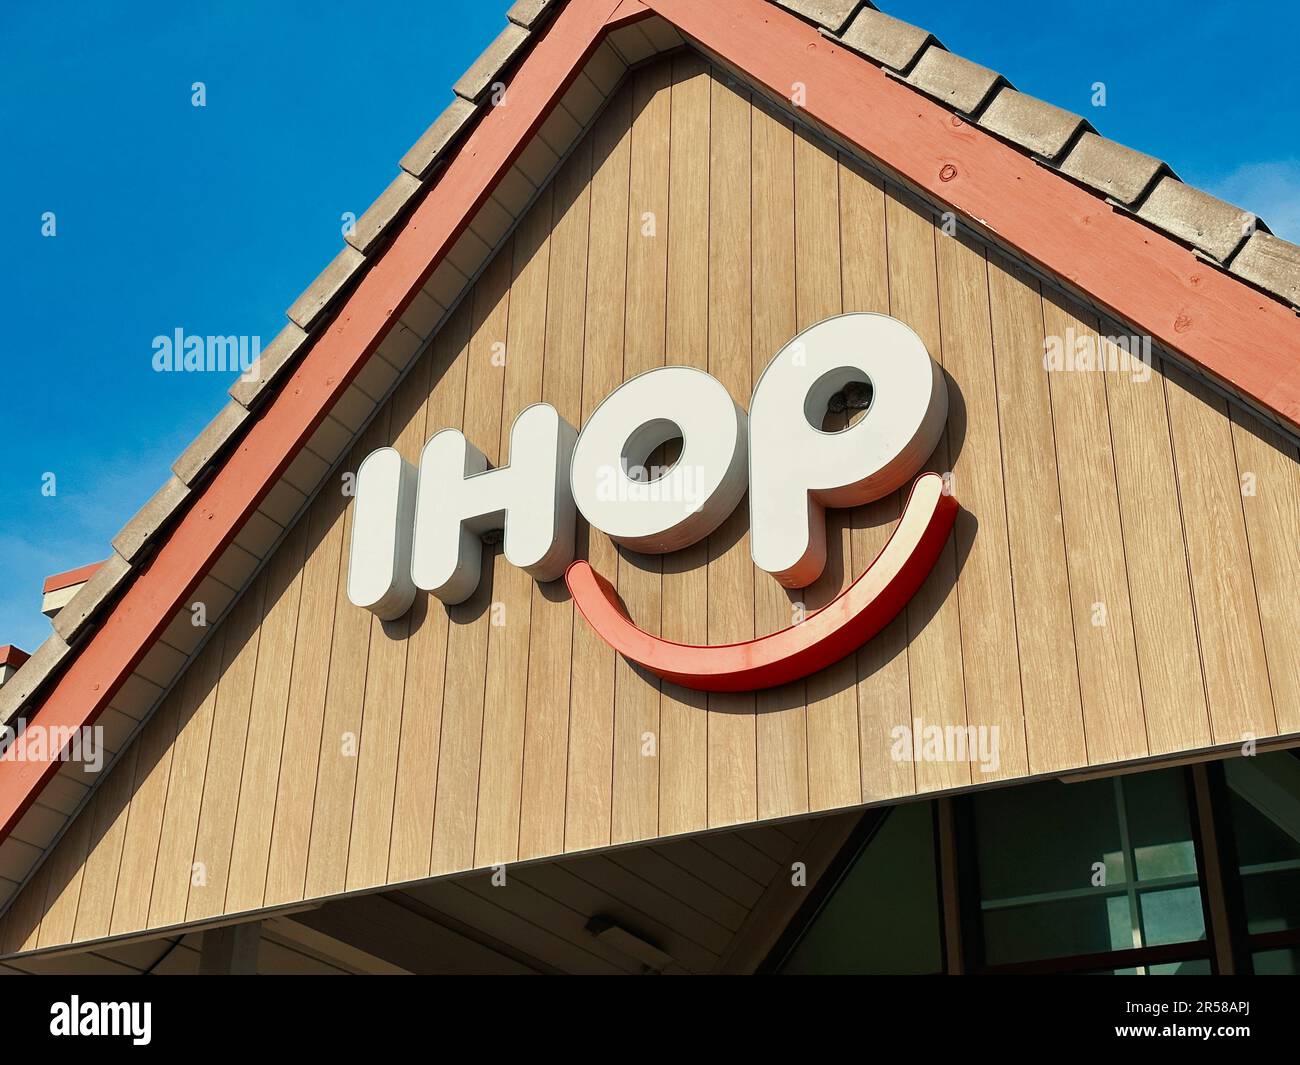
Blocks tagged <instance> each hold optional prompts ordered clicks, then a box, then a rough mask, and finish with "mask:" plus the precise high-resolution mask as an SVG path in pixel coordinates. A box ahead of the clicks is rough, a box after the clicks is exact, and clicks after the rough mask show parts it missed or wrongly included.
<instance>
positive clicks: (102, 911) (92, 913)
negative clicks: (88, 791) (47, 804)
mask: <svg viewBox="0 0 1300 1065" xmlns="http://www.w3.org/2000/svg"><path fill="white" fill-rule="evenodd" d="M139 754H140V745H139V744H138V743H133V744H131V746H130V747H129V748H128V749H127V751H126V752H125V753H124V754H123V755H122V756H121V760H120V761H119V762H118V763H117V764H116V765H115V766H114V767H113V768H112V770H110V771H109V774H108V779H107V780H105V781H104V782H103V783H102V784H101V785H100V787H99V790H98V791H97V792H96V793H95V797H94V798H93V799H92V800H91V803H90V805H89V806H87V807H86V809H85V811H84V812H83V814H82V816H83V817H84V816H86V815H88V814H89V815H91V816H92V817H93V825H94V827H93V828H92V829H91V834H90V848H89V852H88V854H87V856H86V871H85V873H84V874H83V875H82V878H81V898H80V899H79V900H78V901H77V924H76V928H75V929H74V932H73V935H74V936H75V938H76V939H77V940H87V939H99V938H101V937H103V936H106V935H108V930H109V925H110V922H111V921H112V918H113V898H114V896H115V895H116V893H117V874H118V869H119V868H120V867H121V862H122V842H123V840H124V839H125V838H126V822H127V817H128V815H129V814H130V808H131V789H132V787H133V785H134V783H135V763H136V761H137V759H138V758H139Z"/></svg>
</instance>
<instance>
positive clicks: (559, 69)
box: [0, 0, 620, 839]
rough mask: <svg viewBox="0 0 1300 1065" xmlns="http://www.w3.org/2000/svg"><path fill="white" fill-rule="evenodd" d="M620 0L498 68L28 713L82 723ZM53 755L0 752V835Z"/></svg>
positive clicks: (314, 423)
mask: <svg viewBox="0 0 1300 1065" xmlns="http://www.w3.org/2000/svg"><path fill="white" fill-rule="evenodd" d="M619 7H620V4H619V2H618V0H570V2H569V3H568V4H567V5H565V7H564V8H563V10H561V12H560V13H559V15H557V16H556V17H555V18H554V19H552V20H551V22H550V23H549V25H547V26H546V27H545V28H544V29H543V30H542V31H541V34H540V39H539V40H538V41H537V43H536V44H535V45H534V46H533V47H532V49H531V50H530V51H529V52H528V54H527V55H526V56H525V57H524V59H523V61H522V62H521V64H520V66H519V68H518V70H517V71H516V73H515V75H514V76H513V77H512V78H511V81H510V91H509V95H508V97H507V100H508V102H507V103H505V104H503V105H501V106H497V107H490V108H488V109H487V113H486V114H485V115H484V116H483V118H482V120H481V121H480V122H479V123H478V124H477V125H476V126H475V128H474V129H473V131H472V132H471V133H470V134H469V136H468V138H467V139H466V141H465V143H464V144H463V145H462V146H461V148H460V150H459V151H458V152H457V153H456V155H455V157H454V158H453V159H452V160H451V162H450V163H449V164H448V165H447V167H446V169H445V170H444V171H443V173H442V175H441V177H440V178H439V180H438V183H437V185H436V187H435V188H434V189H433V190H432V191H431V192H430V193H429V195H427V196H426V197H425V198H424V200H423V201H422V202H421V203H420V205H419V206H418V207H417V208H416V209H415V211H414V212H413V213H412V215H411V217H410V219H409V220H408V221H407V223H406V225H405V226H404V227H403V229H402V230H401V232H400V233H399V234H398V235H397V237H396V238H395V239H394V241H393V243H392V245H391V246H390V247H389V248H388V250H387V251H386V252H384V254H383V256H382V258H380V259H379V261H378V262H376V263H375V264H374V266H372V267H371V268H370V270H369V271H368V272H367V273H366V274H365V276H364V277H362V279H361V280H360V282H359V283H358V284H357V287H356V288H355V289H354V290H353V292H352V293H351V295H350V296H348V297H347V299H346V300H345V301H344V303H343V305H342V307H341V308H340V309H339V310H338V312H337V313H336V314H335V316H334V320H333V322H332V323H331V324H330V326H329V327H328V328H327V329H326V331H325V332H324V333H323V334H322V335H321V336H320V338H319V339H318V340H317V341H316V342H315V344H314V345H313V346H312V348H311V350H310V351H309V352H308V353H307V354H306V356H304V358H303V360H302V362H301V363H300V364H299V366H298V368H297V370H296V371H295V372H294V374H293V376H292V377H291V378H290V379H289V380H288V382H287V383H286V384H285V385H284V387H283V388H281V389H280V391H279V392H278V394H277V395H276V396H275V398H274V399H273V400H272V401H271V402H270V404H269V405H268V406H267V409H266V410H265V412H264V413H262V415H261V416H260V417H259V418H258V419H257V421H256V423H255V424H254V425H253V426H252V428H251V429H250V430H249V431H248V433H247V434H246V435H245V437H244V439H243V440H242V442H241V443H240V444H239V446H238V447H237V448H236V449H235V450H234V452H232V453H231V455H230V456H229V458H227V459H226V461H225V463H224V464H223V465H222V466H221V468H220V469H219V470H218V471H217V472H216V474H215V475H214V476H213V477H212V479H211V480H210V481H209V482H208V484H207V486H206V487H205V488H204V489H203V492H202V494H201V495H200V496H199V498H198V499H197V500H196V501H195V502H194V504H193V505H192V506H191V507H190V509H189V510H188V511H187V512H186V514H185V515H184V516H183V517H182V518H181V520H180V521H179V522H178V523H177V525H176V527H175V529H174V530H173V531H172V532H171V534H170V535H169V536H167V538H166V540H165V541H164V542H163V543H162V545H161V547H160V548H159V549H158V551H157V552H156V553H155V554H154V556H153V557H152V558H151V559H150V560H149V561H148V563H147V564H146V565H145V566H144V568H143V569H142V570H141V571H140V573H139V574H138V575H137V576H136V578H135V579H134V581H133V582H132V583H131V586H130V588H128V589H127V591H126V594H125V595H123V596H122V598H121V600H120V601H119V602H118V604H117V606H116V607H115V608H114V609H113V611H112V612H111V613H110V614H109V615H108V617H107V618H105V620H104V623H103V624H102V625H101V626H100V627H99V628H98V629H97V630H96V631H95V633H94V634H93V635H92V636H91V638H90V640H89V641H88V643H87V644H86V646H85V647H84V648H83V649H82V650H81V652H80V653H79V654H78V655H77V656H76V657H75V659H74V660H73V661H72V663H71V665H70V666H69V667H68V668H67V670H66V671H65V672H64V673H63V675H62V676H61V677H60V678H59V679H58V681H57V682H56V683H55V685H54V687H53V689H52V690H51V691H50V692H49V694H48V695H47V696H46V698H45V699H44V701H43V702H42V704H41V706H40V708H39V710H38V711H37V712H36V714H35V715H29V720H30V719H31V718H32V717H36V718H39V721H40V723H41V724H42V725H45V726H47V727H50V728H55V727H66V728H70V729H72V728H79V727H82V726H85V725H90V724H93V723H94V721H95V720H96V718H98V716H99V714H100V713H101V712H102V710H103V709H104V707H106V706H107V705H108V702H109V700H110V699H112V697H113V695H114V694H115V693H116V692H117V690H118V688H120V687H121V685H122V684H123V683H124V682H125V681H126V679H127V677H129V676H130V674H131V671H132V670H133V669H134V668H135V666H136V665H137V663H139V661H140V660H141V659H142V658H143V657H144V655H145V653H146V652H147V651H148V650H149V648H150V646H151V645H152V644H153V642H154V641H155V640H156V639H157V637H158V636H159V635H160V634H161V632H162V630H163V629H164V628H165V627H166V626H167V624H168V623H169V622H170V620H171V618H172V617H173V616H175V614H176V612H177V611H178V610H179V609H181V608H182V606H183V605H184V603H185V601H186V599H187V597H188V596H189V595H190V594H191V593H192V592H193V590H194V589H195V588H196V587H197V586H198V584H199V582H200V581H201V580H202V579H203V576H204V574H205V573H206V572H207V571H208V569H209V568H210V567H211V565H212V564H213V563H214V562H215V561H216V560H217V559H218V558H219V557H220V555H221V552H222V551H223V550H225V548H226V547H227V546H228V545H229V544H230V542H231V541H232V540H233V539H234V537H235V534H236V533H237V532H238V531H239V529H240V527H241V526H242V525H243V523H244V522H245V521H246V520H247V519H248V517H249V516H250V515H251V514H252V512H253V511H254V510H255V509H256V508H257V505H258V504H259V503H260V502H261V501H262V499H263V498H264V497H265V496H266V494H267V493H268V492H269V491H270V490H271V489H272V488H273V487H274V485H275V483H276V481H277V480H278V479H279V477H280V475H281V474H282V473H283V472H284V470H285V469H286V468H287V467H288V465H289V463H290V462H291V461H292V460H293V458H294V456H295V455H296V454H297V453H298V451H299V450H300V448H301V447H302V445H303V444H304V443H306V441H307V440H308V439H309V438H310V437H311V435H312V433H313V432H315V430H316V428H317V427H318V426H319V425H320V423H321V422H322V421H323V420H324V419H325V416H326V415H327V414H328V412H329V410H330V408H331V407H332V406H333V404H334V402H335V401H336V400H337V399H338V398H339V397H340V396H341V395H342V394H343V392H344V390H345V389H346V388H347V387H348V385H349V384H350V383H351V381H352V379H353V378H354V377H355V376H356V375H357V373H359V372H360V370H361V368H362V367H363V366H364V365H365V362H366V360H367V359H368V358H369V357H370V355H371V353H372V352H374V350H375V349H376V348H377V347H378V346H379V343H380V341H381V340H382V339H383V338H384V336H385V335H387V333H388V331H389V329H390V328H392V326H393V325H395V324H396V322H397V320H398V317H399V316H400V315H401V313H402V312H403V311H404V310H405V309H406V307H407V306H408V304H409V303H410V302H411V300H413V299H414V298H415V296H416V294H417V293H418V292H419V290H420V288H421V287H422V286H423V284H424V282H425V281H426V280H427V279H428V277H429V275H430V274H431V273H433V270H434V268H435V267H436V266H437V265H438V264H439V263H440V262H441V261H442V258H443V256H445V255H446V253H447V251H448V250H449V249H450V248H451V247H452V245H453V244H454V243H455V241H456V240H457V238H458V237H459V236H460V235H461V233H463V232H464V230H465V229H466V228H467V227H468V225H469V222H470V219H472V218H473V216H474V213H475V212H476V211H477V210H478V208H479V207H480V206H482V204H483V203H484V202H485V201H486V200H487V198H488V197H489V196H490V195H491V192H492V190H493V188H495V186H496V184H497V182H498V181H499V180H500V179H501V178H502V177H504V176H505V174H506V172H507V171H508V170H509V168H510V167H511V165H513V163H514V161H515V159H516V158H517V157H518V155H519V153H520V152H522V151H523V149H524V148H525V147H526V146H527V143H528V140H529V138H530V137H531V136H532V135H533V134H534V133H536V131H537V129H538V128H539V127H540V126H541V125H542V123H543V122H544V121H545V119H546V118H547V116H548V115H549V114H550V112H551V110H552V109H553V108H554V106H555V105H556V104H557V103H558V102H559V100H560V98H561V96H563V94H564V91H565V90H566V89H567V88H568V87H569V85H570V84H571V83H572V81H573V79H574V78H576V77H577V75H578V72H579V71H580V70H581V68H582V66H583V64H584V63H585V61H586V60H587V59H588V58H589V57H590V55H591V54H592V52H594V51H595V49H596V47H597V46H598V45H599V44H600V41H601V40H602V39H603V37H604V35H605V33H606V24H607V22H608V20H609V18H610V17H611V15H613V14H614V13H615V11H616V10H617V9H618V8H619ZM15 749H16V748H11V749H10V751H9V752H7V755H9V754H12V752H13V750H15ZM58 755H59V752H54V751H52V752H50V753H49V755H48V757H46V758H45V759H42V760H37V759H29V760H23V761H18V760H16V759H14V758H11V757H4V758H0V839H4V838H6V837H7V836H8V834H9V832H10V831H11V830H12V829H13V827H14V825H15V824H17V823H18V820H19V819H20V818H21V817H22V815H23V813H24V812H25V811H26V810H27V808H28V807H29V806H30V805H31V803H32V802H33V801H34V800H35V798H36V795H37V794H39V792H40V789H41V788H42V787H43V786H44V784H45V782H46V781H47V780H48V779H49V778H50V777H51V776H53V775H54V773H55V771H56V770H57V769H58V765H59V763H58V760H57V759H58Z"/></svg>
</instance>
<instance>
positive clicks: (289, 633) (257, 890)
mask: <svg viewBox="0 0 1300 1065" xmlns="http://www.w3.org/2000/svg"><path fill="white" fill-rule="evenodd" d="M306 546H307V525H306V522H299V523H298V525H297V526H295V527H294V529H293V530H292V531H291V532H290V533H289V535H288V536H287V537H286V538H285V541H284V543H283V544H281V545H280V548H279V549H278V550H277V552H276V554H275V557H274V558H272V559H271V562H270V563H269V564H268V566H267V571H266V572H267V579H266V600H265V603H264V605H263V617H262V622H261V626H260V627H261V634H260V636H259V644H260V646H261V648H262V650H261V653H259V654H258V656H257V674H256V677H255V679H254V682H253V703H252V708H251V710H250V713H249V718H248V740H247V742H246V744H245V747H244V768H243V773H242V775H241V777H240V786H239V799H238V803H239V808H238V812H237V813H236V816H235V836H234V842H233V844H232V846H231V852H230V882H229V883H228V884H227V885H226V904H225V910H226V912H227V913H237V912H239V911H242V910H252V909H256V908H258V907H259V906H261V905H262V900H263V898H264V897H265V893H266V863H267V859H268V858H269V857H270V853H271V828H272V825H273V823H274V817H275V792H276V786H277V782H278V777H279V772H280V753H281V748H282V746H283V743H284V723H285V712H286V710H287V708H288V701H289V681H290V679H291V676H292V671H293V649H294V642H295V634H296V632H297V628H298V605H299V601H300V599H301V597H302V564H303V560H304V557H305V550H306ZM175 777H176V767H175V766H174V765H173V767H172V778H173V780H174V779H175ZM168 802H169V804H170V796H169V798H168Z"/></svg>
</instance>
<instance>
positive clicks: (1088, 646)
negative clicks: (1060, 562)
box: [1043, 292, 1147, 765]
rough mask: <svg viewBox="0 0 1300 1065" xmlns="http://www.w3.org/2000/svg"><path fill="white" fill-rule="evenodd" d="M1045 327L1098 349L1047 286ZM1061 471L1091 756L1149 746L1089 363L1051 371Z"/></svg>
mask: <svg viewBox="0 0 1300 1065" xmlns="http://www.w3.org/2000/svg"><path fill="white" fill-rule="evenodd" d="M1043 325H1044V329H1045V331H1046V334H1047V336H1048V337H1049V338H1050V337H1055V338H1059V342H1060V343H1061V344H1062V345H1065V344H1067V343H1069V344H1070V345H1071V347H1072V348H1073V347H1074V346H1075V345H1077V343H1078V341H1079V340H1080V339H1081V338H1082V339H1083V341H1084V343H1086V344H1089V345H1092V350H1094V351H1096V350H1097V347H1096V345H1097V344H1098V340H1097V330H1096V322H1095V320H1093V319H1089V318H1087V317H1085V316H1083V315H1082V314H1081V313H1080V312H1079V310H1078V308H1077V307H1074V306H1071V305H1067V304H1066V303H1065V302H1064V300H1063V298H1062V297H1060V296H1057V295H1056V294H1055V293H1052V292H1045V293H1044V294H1043ZM1048 391H1049V393H1050V395H1051V401H1052V422H1053V432H1054V434H1055V437H1056V453H1057V455H1058V460H1057V461H1058V467H1059V472H1060V478H1061V486H1062V487H1061V513H1062V518H1063V522H1064V531H1065V557H1066V564H1067V566H1068V568H1069V572H1070V598H1071V601H1072V604H1073V616H1074V647H1075V652H1076V654H1077V655H1078V659H1079V690H1080V694H1081V696H1082V700H1083V727H1084V733H1085V735H1086V737H1087V742H1088V758H1089V760H1090V761H1091V762H1092V763H1093V764H1094V765H1096V764H1102V763H1106V762H1116V761H1121V760H1123V759H1127V758H1141V757H1143V756H1145V755H1146V753H1147V738H1146V720H1145V718H1144V716H1143V712H1142V689H1141V687H1140V685H1139V682H1138V668H1137V646H1136V641H1135V637H1134V630H1133V612H1132V609H1131V607H1130V605H1129V589H1128V574H1127V566H1126V563H1125V550H1124V528H1123V524H1122V521H1121V518H1120V512H1119V495H1118V489H1117V488H1116V476H1115V464H1114V457H1113V453H1112V450H1111V436H1110V413H1109V411H1108V410H1107V406H1106V382H1105V381H1104V380H1103V378H1102V376H1101V375H1100V374H1098V373H1096V372H1094V371H1088V370H1069V369H1066V370H1062V371H1060V372H1052V373H1049V374H1048Z"/></svg>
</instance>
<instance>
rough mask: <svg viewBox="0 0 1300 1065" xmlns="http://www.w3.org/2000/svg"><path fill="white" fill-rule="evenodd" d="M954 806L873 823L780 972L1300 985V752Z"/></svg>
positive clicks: (785, 947) (786, 950)
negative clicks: (1299, 981)
mask: <svg viewBox="0 0 1300 1065" xmlns="http://www.w3.org/2000/svg"><path fill="white" fill-rule="evenodd" d="M948 804H949V805H944V804H943V803H942V801H936V802H930V803H922V802H915V803H907V804H904V805H900V806H897V807H893V808H892V809H884V810H874V811H871V812H869V813H868V814H867V815H865V816H864V819H863V822H862V825H861V826H860V828H859V830H858V832H856V833H855V836H854V839H853V840H851V841H850V843H849V844H848V845H847V846H846V847H845V849H844V851H843V852H841V855H840V858H839V859H838V860H837V863H836V866H835V868H834V869H832V870H829V871H828V872H827V875H826V876H825V877H824V878H823V880H824V882H823V883H819V884H817V885H816V886H815V888H814V890H813V892H812V897H811V898H810V900H809V901H808V903H806V904H805V905H804V907H803V908H802V909H801V910H800V913H799V915H798V916H797V917H796V918H795V920H794V921H793V922H792V924H791V927H790V928H789V929H787V931H786V934H785V935H784V936H783V937H782V940H781V943H780V944H779V945H778V947H777V949H776V950H775V951H774V952H773V954H772V958H771V959H769V962H768V966H769V971H771V970H772V969H775V970H776V971H780V972H786V973H894V974H906V973H935V972H941V971H943V970H944V968H945V949H944V942H945V934H946V933H947V934H949V939H948V942H949V943H950V944H951V950H950V952H949V953H950V956H951V957H952V958H953V960H954V961H957V960H960V962H961V966H962V968H963V970H964V971H967V972H1031V973H1057V972H1069V973H1079V974H1097V975H1103V974H1104V975H1108V976H1109V975H1116V976H1119V975H1124V976H1128V975H1144V976H1165V975H1189V974H1206V973H1210V972H1214V971H1219V970H1223V971H1236V972H1249V971H1251V970H1252V969H1253V971H1254V972H1256V973H1260V974H1273V973H1278V974H1283V973H1284V974H1291V975H1296V974H1300V757H1298V756H1297V753H1296V752H1290V751H1282V752H1274V753H1270V754H1261V755H1257V756H1254V757H1249V758H1246V757H1242V758H1230V759H1227V760H1225V761H1222V762H1209V763H1206V764H1204V765H1198V766H1196V767H1194V768H1192V769H1187V770H1184V769H1160V770H1154V771H1151V772H1146V773H1134V774H1129V775H1125V776H1116V777H1110V778H1103V779H1097V780H1086V781H1079V782H1075V783H1069V784H1065V783H1061V782H1059V781H1046V782H1042V783H1036V784H1023V785H1014V786H1010V787H1005V788H999V789H991V790H988V791H983V792H979V793H977V794H975V795H972V796H969V797H965V798H960V799H954V800H948ZM941 811H942V812H943V814H944V818H943V819H942V823H943V824H944V826H945V828H944V833H945V834H944V840H945V841H946V846H945V847H940V846H937V838H936V837H937V835H938V833H937V830H936V825H937V824H939V823H940V819H939V816H938V815H939V813H940V812H941ZM950 813H951V816H949V814H950ZM949 828H951V831H949ZM1202 833H1203V838H1202ZM941 885H945V886H946V888H947V894H946V895H945V892H944V890H943V889H942V888H941ZM954 885H955V886H954ZM945 898H946V900H947V905H946V906H945V905H943V900H944V899H945ZM1207 900H1213V906H1212V907H1211V906H1208V905H1207ZM1210 910H1212V911H1213V913H1214V914H1215V921H1216V924H1215V926H1214V928H1213V929H1211V927H1210V922H1209V918H1208V916H1207V913H1208V912H1210ZM945 917H946V918H948V919H951V920H952V921H954V923H955V924H959V925H960V927H959V928H958V927H951V928H950V929H949V928H948V927H947V926H946V925H945ZM1211 933H1213V934H1211Z"/></svg>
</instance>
